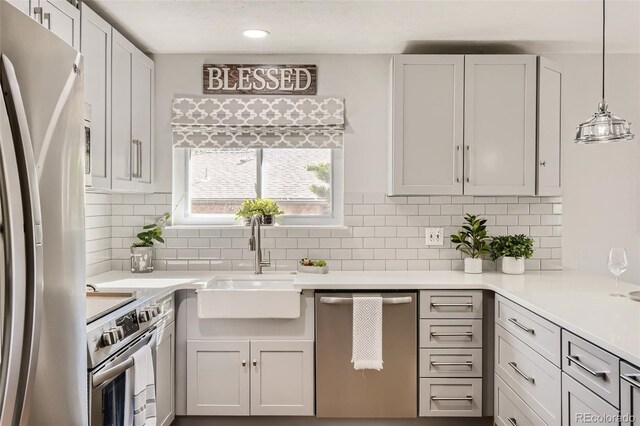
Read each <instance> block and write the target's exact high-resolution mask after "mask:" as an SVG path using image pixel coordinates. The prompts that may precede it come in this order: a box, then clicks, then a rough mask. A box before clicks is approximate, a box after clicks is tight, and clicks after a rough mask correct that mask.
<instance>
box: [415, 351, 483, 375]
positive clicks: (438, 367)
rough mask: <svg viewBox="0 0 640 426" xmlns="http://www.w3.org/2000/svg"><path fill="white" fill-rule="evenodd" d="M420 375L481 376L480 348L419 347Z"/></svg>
mask: <svg viewBox="0 0 640 426" xmlns="http://www.w3.org/2000/svg"><path fill="white" fill-rule="evenodd" d="M420 377H482V349H420Z"/></svg>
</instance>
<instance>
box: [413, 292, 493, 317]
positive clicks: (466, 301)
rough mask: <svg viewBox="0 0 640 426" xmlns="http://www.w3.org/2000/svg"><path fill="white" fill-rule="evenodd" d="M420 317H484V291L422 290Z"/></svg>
mask: <svg viewBox="0 0 640 426" xmlns="http://www.w3.org/2000/svg"><path fill="white" fill-rule="evenodd" d="M420 318H472V319H478V318H482V291H480V290H473V291H463V290H427V291H421V292H420Z"/></svg>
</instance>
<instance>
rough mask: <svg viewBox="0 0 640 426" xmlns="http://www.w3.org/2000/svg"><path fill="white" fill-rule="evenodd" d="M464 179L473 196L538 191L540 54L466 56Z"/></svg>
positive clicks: (528, 193)
mask: <svg viewBox="0 0 640 426" xmlns="http://www.w3.org/2000/svg"><path fill="white" fill-rule="evenodd" d="M464 114H465V123H464V139H465V169H466V170H465V183H464V193H465V194H469V195H534V193H535V158H536V57H535V56H533V55H469V56H466V57H465V112H464Z"/></svg>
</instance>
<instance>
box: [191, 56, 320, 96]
mask: <svg viewBox="0 0 640 426" xmlns="http://www.w3.org/2000/svg"><path fill="white" fill-rule="evenodd" d="M316 78H317V68H316V66H315V65H242V64H204V65H203V66H202V92H203V93H204V94H206V95H225V94H245V95H256V94H262V95H315V94H316V90H317V87H316Z"/></svg>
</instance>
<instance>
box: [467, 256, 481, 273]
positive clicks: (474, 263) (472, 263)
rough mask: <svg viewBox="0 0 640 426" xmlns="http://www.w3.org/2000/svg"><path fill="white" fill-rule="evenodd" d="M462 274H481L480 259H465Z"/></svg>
mask: <svg viewBox="0 0 640 426" xmlns="http://www.w3.org/2000/svg"><path fill="white" fill-rule="evenodd" d="M464 272H465V273H467V274H481V273H482V259H472V258H470V257H467V258H466V259H465V260H464Z"/></svg>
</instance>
